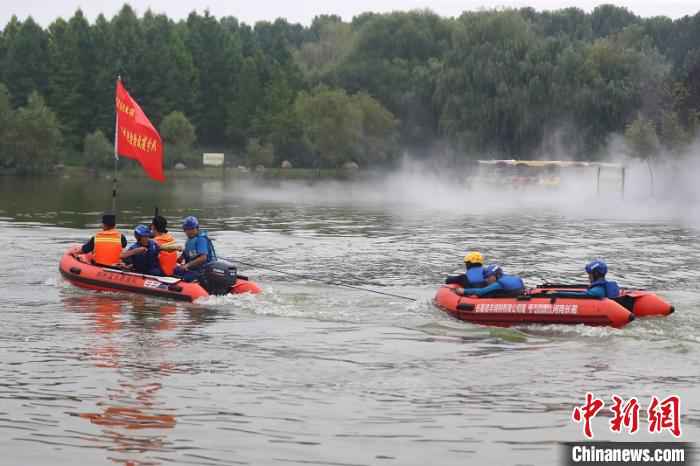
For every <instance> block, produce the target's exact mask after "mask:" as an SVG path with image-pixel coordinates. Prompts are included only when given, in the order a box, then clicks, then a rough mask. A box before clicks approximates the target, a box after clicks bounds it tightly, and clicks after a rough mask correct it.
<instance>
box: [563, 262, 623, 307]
mask: <svg viewBox="0 0 700 466" xmlns="http://www.w3.org/2000/svg"><path fill="white" fill-rule="evenodd" d="M586 273H587V274H588V281H589V282H590V283H591V284H590V286H589V287H588V289H587V290H586V291H560V292H557V296H560V297H566V296H575V297H579V296H589V297H591V298H617V297H618V296H620V287H619V286H618V284H617V282H613V281H608V280H606V279H605V275H607V273H608V264H606V263H605V262H603V261H602V260H594V261H593V262H589V263H588V264H586Z"/></svg>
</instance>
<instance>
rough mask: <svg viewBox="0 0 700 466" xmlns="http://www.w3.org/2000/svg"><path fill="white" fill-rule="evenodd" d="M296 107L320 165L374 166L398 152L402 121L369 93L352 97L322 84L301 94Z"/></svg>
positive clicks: (317, 162)
mask: <svg viewBox="0 0 700 466" xmlns="http://www.w3.org/2000/svg"><path fill="white" fill-rule="evenodd" d="M295 110H296V115H297V118H298V120H299V121H300V123H301V130H302V133H303V136H304V139H305V141H306V144H307V145H308V147H309V148H310V149H311V150H312V152H313V153H314V154H315V156H316V164H317V165H323V166H331V167H337V166H339V165H342V164H343V163H345V162H350V161H355V162H357V163H361V164H364V165H371V164H376V163H378V162H381V161H383V160H386V159H387V158H389V157H390V156H392V155H393V153H394V151H395V148H396V132H395V129H396V127H397V124H398V121H397V120H396V119H395V118H394V116H393V115H392V114H391V112H389V111H388V110H387V109H386V108H384V107H383V106H382V105H381V104H380V103H379V102H378V101H377V100H375V99H373V98H372V97H370V96H369V95H367V94H357V95H354V96H351V95H348V94H347V93H346V92H345V91H344V90H342V89H329V88H326V87H318V88H316V89H314V90H313V91H312V92H311V93H306V92H302V93H300V94H299V96H298V97H297V100H296V102H295Z"/></svg>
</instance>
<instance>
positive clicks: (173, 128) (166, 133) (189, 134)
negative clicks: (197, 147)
mask: <svg viewBox="0 0 700 466" xmlns="http://www.w3.org/2000/svg"><path fill="white" fill-rule="evenodd" d="M160 134H161V137H162V138H163V143H164V145H165V158H166V163H167V164H168V166H172V165H174V164H176V163H178V162H183V163H185V164H188V165H198V164H199V163H201V161H200V160H197V157H196V156H195V155H194V154H193V152H192V145H193V144H194V142H195V141H196V134H195V128H194V126H192V123H190V121H189V120H188V119H187V117H186V116H185V114H184V113H182V112H178V111H175V112H172V113H169V114H168V115H167V116H166V117H165V118H163V121H162V122H161V124H160Z"/></svg>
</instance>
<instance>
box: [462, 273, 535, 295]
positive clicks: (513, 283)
mask: <svg viewBox="0 0 700 466" xmlns="http://www.w3.org/2000/svg"><path fill="white" fill-rule="evenodd" d="M524 288H525V284H524V283H523V279H522V278H520V277H518V276H517V275H502V276H501V278H499V279H498V280H497V281H495V282H493V283H491V284H490V285H488V286H486V287H485V288H465V289H464V295H465V296H466V295H477V296H479V297H482V296H488V295H489V294H493V293H495V292H497V291H507V292H510V293H520V292H521V291H522V290H523V289H524Z"/></svg>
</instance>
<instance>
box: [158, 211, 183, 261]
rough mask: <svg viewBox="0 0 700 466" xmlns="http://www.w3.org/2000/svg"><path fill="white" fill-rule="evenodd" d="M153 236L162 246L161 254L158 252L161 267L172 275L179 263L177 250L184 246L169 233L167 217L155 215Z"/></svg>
mask: <svg viewBox="0 0 700 466" xmlns="http://www.w3.org/2000/svg"><path fill="white" fill-rule="evenodd" d="M151 236H152V237H153V240H154V241H155V242H156V243H158V246H160V254H158V262H159V263H160V269H161V270H162V271H163V274H165V275H172V274H173V273H174V272H175V266H176V265H177V255H178V254H177V251H182V246H179V245H178V244H177V243H176V242H175V238H173V235H171V234H170V233H168V221H167V220H166V219H165V217H163V216H161V215H156V216H155V217H153V222H152V223H151Z"/></svg>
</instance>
